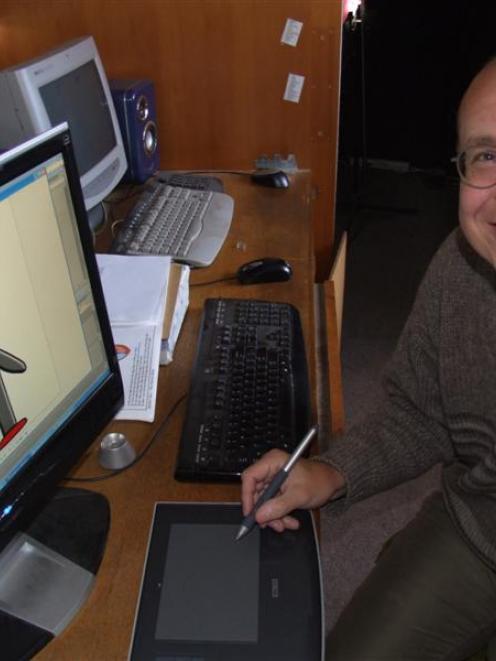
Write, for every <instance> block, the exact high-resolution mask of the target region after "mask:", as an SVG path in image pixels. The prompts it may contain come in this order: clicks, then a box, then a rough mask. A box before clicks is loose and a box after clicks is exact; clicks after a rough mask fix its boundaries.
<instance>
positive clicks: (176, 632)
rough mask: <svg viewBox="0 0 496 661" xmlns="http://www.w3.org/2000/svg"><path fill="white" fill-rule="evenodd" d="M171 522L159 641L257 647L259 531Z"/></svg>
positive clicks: (159, 623) (226, 525)
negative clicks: (245, 533)
mask: <svg viewBox="0 0 496 661" xmlns="http://www.w3.org/2000/svg"><path fill="white" fill-rule="evenodd" d="M238 527H239V526H238V525H231V524H210V523H205V524H202V523H198V524H196V523H173V524H172V525H171V528H170V535H169V543H168V545H167V558H166V562H165V569H164V573H163V581H162V590H161V595H160V603H159V608H158V615H157V621H156V629H155V637H156V638H157V639H158V640H171V641H173V640H177V641H179V640H187V641H199V642H200V641H206V642H214V641H215V642H224V643H225V642H238V643H256V642H258V635H259V632H258V617H259V572H260V530H259V529H258V528H256V529H254V530H253V531H252V533H251V534H250V535H248V536H247V537H246V538H245V539H243V540H242V541H239V542H236V541H235V537H236V533H237V530H238Z"/></svg>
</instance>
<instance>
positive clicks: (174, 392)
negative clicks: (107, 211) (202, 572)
mask: <svg viewBox="0 0 496 661" xmlns="http://www.w3.org/2000/svg"><path fill="white" fill-rule="evenodd" d="M222 179H223V181H224V186H225V191H226V193H228V194H229V195H232V197H233V198H234V200H235V204H236V214H235V217H234V218H233V223H232V225H231V230H230V232H229V235H228V237H227V239H226V242H225V244H224V246H223V248H222V250H221V252H220V253H219V256H218V257H217V259H216V260H215V262H214V263H213V264H212V265H211V266H210V267H208V268H205V269H198V270H194V271H192V273H191V279H190V285H191V287H190V305H189V309H188V312H187V315H186V319H185V321H184V325H183V328H182V330H181V333H180V336H179V340H178V342H177V345H176V349H175V353H174V360H173V362H172V363H171V364H170V365H167V366H164V367H161V369H160V374H159V383H158V395H157V406H156V411H157V412H156V417H155V422H154V423H152V424H149V423H141V422H130V421H120V422H117V421H116V422H112V423H111V424H110V425H109V426H108V427H107V429H106V430H105V432H104V433H108V432H109V431H119V432H123V433H124V434H126V435H127V437H128V438H129V439H130V441H131V443H132V444H133V446H134V448H135V449H136V451H137V452H139V450H140V449H142V448H144V447H145V445H146V444H147V442H148V441H149V440H150V438H151V437H152V435H153V433H154V431H155V430H156V429H158V427H159V426H160V424H161V422H162V420H163V418H164V416H166V415H167V414H168V412H169V411H171V409H172V408H173V406H174V404H175V403H176V402H178V401H179V400H180V398H181V397H183V396H185V395H187V393H188V389H189V386H190V379H191V373H192V367H193V360H194V355H195V349H196V343H197V337H198V332H199V328H200V319H201V315H202V310H203V304H204V301H205V299H206V298H209V297H210V298H212V297H226V298H227V297H229V298H257V299H266V300H273V301H281V302H286V303H291V304H293V305H295V306H296V307H297V308H298V310H299V313H300V318H301V322H302V326H303V333H304V336H305V341H306V349H307V359H308V364H309V371H310V382H311V388H312V392H314V388H315V373H314V368H313V366H314V343H313V329H314V322H313V275H314V260H313V244H312V232H311V229H310V227H311V219H310V173H309V172H299V173H297V174H295V175H292V177H291V179H292V181H291V184H292V185H291V187H290V188H289V189H288V190H287V191H285V192H284V194H283V195H281V192H280V191H277V190H274V189H270V188H265V187H261V186H256V185H254V184H252V183H251V182H250V181H249V178H245V177H237V176H235V175H226V176H223V177H222ZM118 213H119V210H118V209H116V214H118ZM116 217H117V216H116ZM110 243H111V235H110V230H109V228H107V229H106V230H105V231H103V232H102V233H101V234H100V235H99V236H98V237H97V250H99V251H106V250H108V249H109V247H110ZM275 246H277V252H278V255H277V256H279V257H282V258H284V259H287V260H288V261H289V262H290V263H291V265H292V267H293V277H292V279H291V280H289V281H287V282H274V283H265V284H258V285H250V286H246V285H245V286H243V285H240V284H239V283H238V282H237V281H236V280H235V279H230V280H227V278H232V276H233V275H235V273H236V271H237V269H238V268H239V266H240V265H241V264H242V263H245V262H247V261H250V260H254V259H258V258H260V257H263V256H265V255H268V254H274V247H275ZM219 280H225V281H224V282H218V281H219ZM214 281H216V282H214ZM207 282H211V283H212V284H208V285H202V286H195V285H201V284H202V283H207ZM185 409H186V401H185V399H184V400H182V401H181V402H180V403H179V405H178V407H177V409H176V411H175V413H174V414H173V415H172V416H171V418H170V421H169V422H168V424H167V425H165V427H164V429H163V431H162V432H161V433H160V435H159V438H158V440H157V442H156V443H155V444H154V445H153V446H152V448H151V449H150V451H149V452H148V453H147V454H146V456H145V457H144V458H143V460H142V461H141V462H139V463H138V464H137V465H136V466H134V467H133V468H132V469H130V470H129V471H127V472H124V473H122V474H121V475H118V476H115V477H111V478H110V479H108V480H103V481H99V482H95V483H82V484H81V483H78V486H83V487H86V488H89V489H94V490H95V491H99V492H101V493H103V494H105V496H106V497H107V498H108V500H109V502H110V505H111V528H110V533H109V539H108V543H107V549H106V552H105V555H104V558H103V562H102V565H101V567H100V570H99V573H98V576H97V580H96V584H95V587H94V589H93V591H92V593H91V594H90V596H89V598H88V600H87V602H86V604H85V606H84V607H83V608H82V609H81V611H80V613H79V614H78V616H77V618H76V619H75V620H74V622H73V623H72V625H71V626H70V627H69V628H68V629H67V630H66V631H65V632H64V633H63V634H62V635H61V636H59V637H58V638H56V639H55V640H54V641H52V642H51V643H50V645H48V646H47V647H46V648H45V649H44V650H42V652H41V653H40V654H39V655H38V656H37V657H36V658H37V659H50V660H54V661H60V659H74V658H77V659H78V661H85V660H86V659H88V660H89V659H124V658H127V654H128V651H129V646H130V642H131V635H132V628H133V621H134V616H135V610H136V606H137V602H138V595H139V588H140V582H141V578H142V572H143V567H144V562H145V557H146V549H147V544H148V535H149V531H150V525H151V522H152V517H153V511H154V506H155V503H156V502H159V501H174V502H185V501H197V502H202V501H209V502H236V503H238V502H239V499H240V487H239V484H211V483H195V482H192V483H189V482H179V481H177V480H175V479H174V468H175V465H176V458H177V451H178V445H179V439H180V436H181V430H182V424H183V418H184V414H185ZM100 438H101V437H100ZM99 440H100V439H97V441H96V442H95V443H94V444H93V446H92V447H91V448H90V450H89V452H88V453H87V455H86V458H85V459H84V461H82V462H81V463H80V464H79V466H78V467H77V469H76V470H75V471H74V473H73V475H74V476H76V477H78V478H83V477H88V476H98V475H101V474H102V473H103V472H104V471H103V470H102V468H101V467H100V466H99V464H98V456H97V450H98V446H99Z"/></svg>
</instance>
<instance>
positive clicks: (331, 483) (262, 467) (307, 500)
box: [241, 450, 344, 532]
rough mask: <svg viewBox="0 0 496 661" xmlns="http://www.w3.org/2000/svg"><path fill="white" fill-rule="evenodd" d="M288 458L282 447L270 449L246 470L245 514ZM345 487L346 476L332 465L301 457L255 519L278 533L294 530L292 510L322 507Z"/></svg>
mask: <svg viewBox="0 0 496 661" xmlns="http://www.w3.org/2000/svg"><path fill="white" fill-rule="evenodd" d="M288 457H289V455H288V454H286V453H285V452H282V451H281V450H271V451H270V452H268V453H267V454H266V455H264V456H263V457H262V458H261V459H260V460H259V461H257V462H256V463H254V464H253V465H252V466H250V467H249V468H247V469H246V470H245V471H244V472H243V474H242V476H241V480H242V484H241V501H242V505H243V515H244V516H246V515H248V514H249V513H250V512H251V511H252V509H253V506H254V504H255V502H256V501H257V500H258V498H259V497H260V496H261V494H262V493H263V491H264V490H265V489H266V488H267V486H268V485H269V483H270V481H271V480H272V478H273V477H274V475H275V474H276V473H277V472H278V471H279V470H280V469H281V468H282V467H283V466H284V464H285V463H286V461H287V460H288ZM343 486H344V478H343V476H342V475H341V473H339V472H338V471H337V470H335V469H334V468H332V466H329V465H328V464H324V463H322V462H319V461H310V460H308V459H299V460H298V461H297V463H296V464H295V466H294V468H293V470H292V471H291V472H290V474H289V476H288V478H287V479H286V481H285V482H284V484H283V485H282V486H281V491H280V493H279V494H278V495H277V496H275V497H274V498H271V499H270V500H268V501H267V502H266V503H264V504H263V505H262V506H261V507H260V508H259V509H258V511H257V513H256V517H255V518H256V520H257V523H258V524H259V525H261V526H262V527H264V526H266V525H268V526H270V527H271V528H273V529H274V530H276V531H277V532H282V531H283V530H285V529H286V528H289V529H291V530H295V529H296V528H298V526H299V523H298V521H297V520H296V519H295V518H294V517H292V516H289V513H290V512H292V511H293V510H295V509H314V508H316V507H320V506H321V505H324V504H325V503H326V502H327V501H328V500H329V499H330V498H331V497H332V496H333V494H334V493H335V492H336V491H338V490H339V489H341V488H342V487H343Z"/></svg>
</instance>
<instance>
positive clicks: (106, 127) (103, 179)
mask: <svg viewBox="0 0 496 661" xmlns="http://www.w3.org/2000/svg"><path fill="white" fill-rule="evenodd" d="M0 107H1V108H2V112H1V113H0V149H10V148H11V147H12V146H14V145H17V144H20V143H23V142H25V141H26V140H28V139H29V138H31V137H33V136H35V135H39V134H40V133H42V132H44V131H47V130H49V129H50V128H52V127H54V126H57V125H58V124H60V123H61V122H67V123H68V124H69V128H70V130H71V132H72V136H73V141H74V142H73V147H74V152H75V155H76V162H77V166H78V170H79V176H80V179H81V186H82V190H83V198H84V203H85V207H86V209H87V210H88V211H89V212H92V213H90V214H89V218H88V220H89V223H90V225H91V226H92V228H94V227H95V226H96V224H97V223H98V222H99V221H101V213H100V212H101V206H100V203H101V202H102V201H103V200H104V199H105V197H107V196H108V195H109V194H110V193H111V192H112V190H113V189H114V188H115V187H116V186H117V184H118V183H119V181H120V180H121V178H122V176H123V175H124V173H125V172H126V169H127V160H126V154H125V149H124V144H123V141H122V135H121V131H120V126H119V120H118V118H117V115H116V112H115V108H114V105H113V100H112V94H111V92H110V88H109V84H108V80H107V76H106V74H105V70H104V68H103V64H102V61H101V59H100V56H99V53H98V50H97V47H96V43H95V41H94V39H93V38H92V37H84V38H81V39H76V40H74V41H72V42H69V43H66V44H62V45H61V46H59V47H58V48H56V49H55V50H53V51H50V52H48V53H44V54H41V55H40V56H38V57H36V58H35V59H34V60H30V61H28V62H22V63H20V64H16V65H14V66H12V67H9V68H7V69H4V70H3V71H0ZM95 210H96V212H97V213H95Z"/></svg>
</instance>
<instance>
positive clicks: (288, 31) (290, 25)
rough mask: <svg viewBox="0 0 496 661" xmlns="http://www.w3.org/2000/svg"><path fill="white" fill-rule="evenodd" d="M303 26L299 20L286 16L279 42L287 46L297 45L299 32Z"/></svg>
mask: <svg viewBox="0 0 496 661" xmlns="http://www.w3.org/2000/svg"><path fill="white" fill-rule="evenodd" d="M302 28H303V23H301V21H295V20H294V19H292V18H288V19H287V21H286V25H285V26H284V30H283V33H282V37H281V43H282V44H286V45H287V46H297V45H298V39H299V38H300V33H301V30H302Z"/></svg>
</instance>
